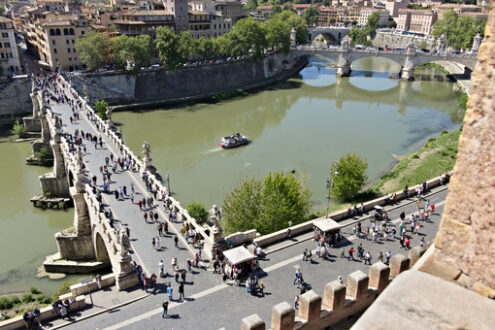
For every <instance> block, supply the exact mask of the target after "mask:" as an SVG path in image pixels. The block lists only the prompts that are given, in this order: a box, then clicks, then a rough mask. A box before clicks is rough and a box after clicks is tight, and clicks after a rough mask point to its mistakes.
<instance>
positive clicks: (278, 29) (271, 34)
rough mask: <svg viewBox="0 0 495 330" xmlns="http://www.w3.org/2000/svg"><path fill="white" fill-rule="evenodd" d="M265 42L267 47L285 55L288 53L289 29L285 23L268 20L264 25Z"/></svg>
mask: <svg viewBox="0 0 495 330" xmlns="http://www.w3.org/2000/svg"><path fill="white" fill-rule="evenodd" d="M266 31H267V32H266V40H267V43H268V47H269V48H271V49H273V50H275V51H279V50H282V51H284V52H285V53H289V51H290V31H291V27H290V26H289V24H287V22H283V21H281V20H269V21H268V23H267V24H266Z"/></svg>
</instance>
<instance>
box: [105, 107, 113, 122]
mask: <svg viewBox="0 0 495 330" xmlns="http://www.w3.org/2000/svg"><path fill="white" fill-rule="evenodd" d="M105 114H106V115H107V120H108V121H112V109H111V108H110V107H107V111H105Z"/></svg>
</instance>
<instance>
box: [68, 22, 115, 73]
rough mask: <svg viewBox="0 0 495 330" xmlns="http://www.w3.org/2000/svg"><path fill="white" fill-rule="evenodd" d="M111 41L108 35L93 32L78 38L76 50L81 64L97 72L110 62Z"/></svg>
mask: <svg viewBox="0 0 495 330" xmlns="http://www.w3.org/2000/svg"><path fill="white" fill-rule="evenodd" d="M111 44H112V43H111V41H110V38H108V36H107V35H106V34H103V33H98V32H96V31H91V32H88V33H87V34H86V36H84V37H79V38H77V41H76V48H77V50H78V51H79V58H80V59H81V62H82V63H84V64H86V66H87V67H88V68H89V69H92V70H97V69H99V68H101V67H102V66H103V65H105V63H107V61H108V60H109V54H110V50H111Z"/></svg>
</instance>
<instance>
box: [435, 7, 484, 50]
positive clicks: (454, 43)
mask: <svg viewBox="0 0 495 330" xmlns="http://www.w3.org/2000/svg"><path fill="white" fill-rule="evenodd" d="M485 25H486V21H484V20H479V19H474V18H472V17H469V16H458V15H457V13H456V12H455V11H454V10H449V11H447V12H445V13H444V14H443V18H442V19H440V20H438V21H436V22H435V24H433V31H432V33H431V34H432V35H433V36H434V37H436V38H439V37H441V36H445V37H446V38H447V40H446V42H447V45H448V46H450V47H452V48H455V49H470V48H471V47H472V46H473V39H474V37H475V36H476V34H477V33H478V29H481V32H482V33H483V30H484V28H485Z"/></svg>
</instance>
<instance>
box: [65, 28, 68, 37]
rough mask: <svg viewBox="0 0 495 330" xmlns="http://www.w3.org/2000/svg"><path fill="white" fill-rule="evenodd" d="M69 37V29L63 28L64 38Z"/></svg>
mask: <svg viewBox="0 0 495 330" xmlns="http://www.w3.org/2000/svg"><path fill="white" fill-rule="evenodd" d="M68 35H69V29H67V28H65V29H64V36H68Z"/></svg>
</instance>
